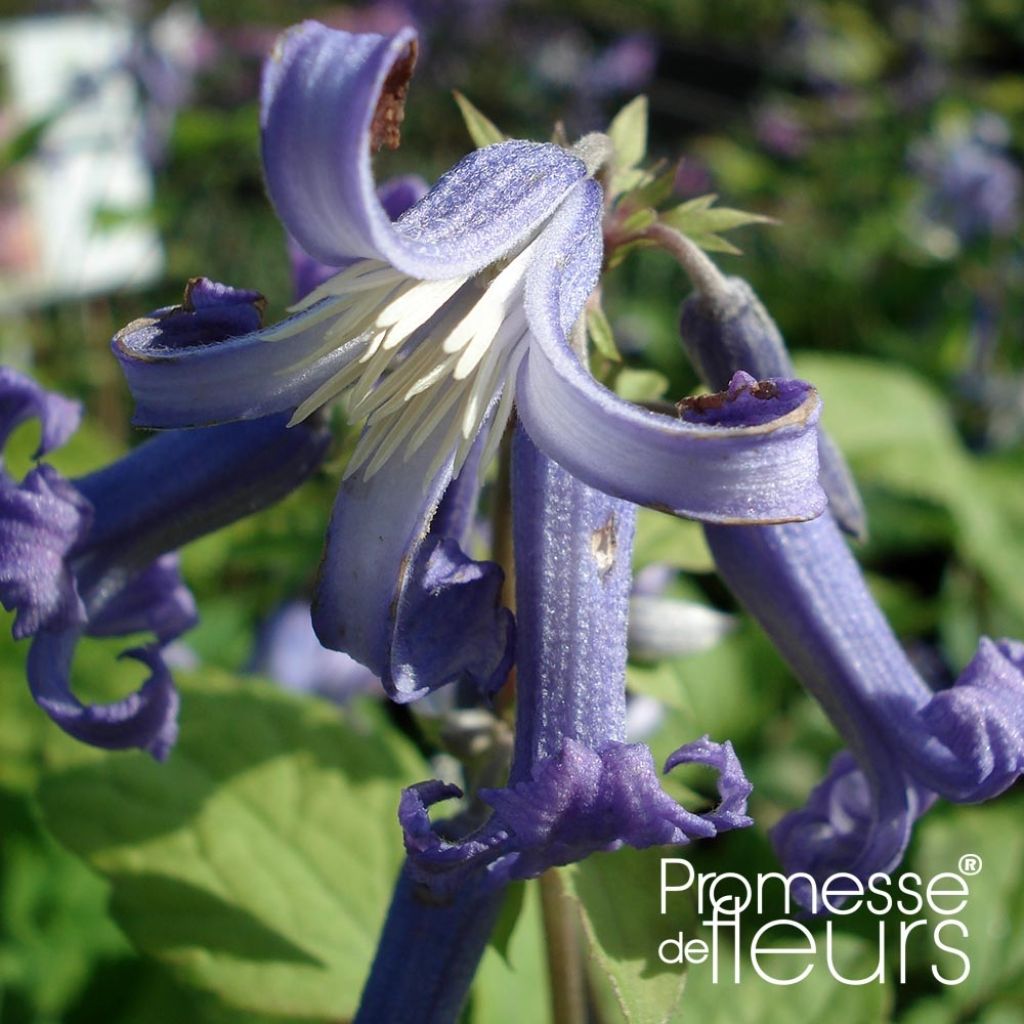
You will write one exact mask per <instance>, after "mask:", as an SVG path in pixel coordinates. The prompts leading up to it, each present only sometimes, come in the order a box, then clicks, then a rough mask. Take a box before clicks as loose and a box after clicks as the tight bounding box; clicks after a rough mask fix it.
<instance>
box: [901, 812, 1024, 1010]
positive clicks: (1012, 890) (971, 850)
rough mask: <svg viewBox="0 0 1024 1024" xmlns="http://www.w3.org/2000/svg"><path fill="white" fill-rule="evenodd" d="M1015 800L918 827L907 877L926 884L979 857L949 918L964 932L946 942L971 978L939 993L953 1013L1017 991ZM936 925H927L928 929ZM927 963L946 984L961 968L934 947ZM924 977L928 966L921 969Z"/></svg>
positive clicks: (1023, 834) (1023, 853)
mask: <svg viewBox="0 0 1024 1024" xmlns="http://www.w3.org/2000/svg"><path fill="white" fill-rule="evenodd" d="M1022 808H1024V802H1022V801H1021V800H1020V799H1016V800H1015V799H1012V798H1010V799H1007V798H1004V799H1003V800H1002V801H1001V802H1000V803H999V804H998V805H996V806H988V807H958V808H956V811H955V813H949V814H945V815H935V814H931V815H928V816H927V817H926V818H925V819H924V820H923V821H922V822H921V823H920V825H918V826H917V842H916V845H915V850H914V870H915V871H917V872H918V874H920V875H921V876H922V877H923V878H926V879H930V878H932V877H934V876H935V875H937V874H939V873H941V872H944V871H954V872H955V871H959V862H960V858H961V857H964V856H967V855H973V856H976V857H978V858H980V861H981V871H980V873H978V874H976V875H973V876H971V877H968V878H967V882H968V885H969V887H970V896H969V897H968V901H967V906H966V907H964V909H963V910H962V911H960V912H959V913H958V914H956V915H955V918H951V919H950V920H953V919H955V920H957V921H960V922H962V923H963V925H964V926H965V927H966V928H967V931H968V935H967V936H966V937H963V936H961V935H960V934H958V933H956V932H954V931H950V932H949V933H948V935H946V936H945V938H946V940H947V942H948V944H949V945H953V946H955V947H957V948H959V949H962V950H963V952H964V953H965V954H966V955H967V956H968V957H969V958H970V962H971V972H970V975H969V976H968V977H967V978H966V979H965V980H964V981H963V982H962V983H961V984H959V985H953V986H950V987H949V988H947V989H946V998H947V1000H948V1001H949V1002H951V1003H954V1004H955V1005H957V1006H961V1007H965V1006H972V1007H977V1006H983V1005H985V1004H987V1003H988V1002H989V1001H990V1000H993V999H994V998H995V997H996V996H997V995H999V994H1001V993H1006V994H1011V993H1013V992H1018V991H1019V989H1018V988H1017V986H1018V984H1019V979H1020V978H1021V976H1022V972H1024V879H1022V877H1021V872H1020V865H1021V863H1022V861H1024V828H1022V827H1021V810H1022ZM938 920H939V919H938V918H933V919H932V923H933V924H934V923H936V922H937V921H938ZM926 960H927V964H928V965H930V964H932V963H935V964H936V965H937V966H938V968H939V970H941V971H942V972H943V973H944V974H945V975H946V976H947V977H956V976H957V975H959V974H960V972H961V971H962V969H963V962H962V960H960V959H959V957H956V956H953V955H951V954H949V953H943V952H942V950H941V949H936V948H935V947H934V946H933V945H932V946H929V948H928V950H927V958H926ZM925 971H926V972H929V974H928V976H929V977H930V976H931V975H930V968H929V966H926V967H925Z"/></svg>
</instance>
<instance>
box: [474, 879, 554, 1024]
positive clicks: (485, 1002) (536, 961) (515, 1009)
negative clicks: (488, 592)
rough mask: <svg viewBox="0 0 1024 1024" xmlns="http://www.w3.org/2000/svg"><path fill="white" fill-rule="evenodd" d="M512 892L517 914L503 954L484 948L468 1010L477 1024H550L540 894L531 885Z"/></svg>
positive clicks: (527, 884) (535, 884)
mask: <svg viewBox="0 0 1024 1024" xmlns="http://www.w3.org/2000/svg"><path fill="white" fill-rule="evenodd" d="M515 888H518V889H520V890H521V891H522V910H521V912H520V914H519V917H518V920H517V922H516V926H515V929H514V930H513V932H512V934H511V937H510V940H509V943H508V950H507V953H506V955H505V956H504V957H503V956H502V955H501V954H500V953H499V952H498V951H497V950H496V949H494V948H493V946H489V947H488V948H487V950H485V952H484V958H483V960H482V961H481V962H480V968H479V970H478V971H477V974H476V980H475V981H474V983H473V994H472V997H471V1002H470V1009H471V1011H472V1013H471V1019H472V1020H473V1021H474V1022H477V1024H522V1022H523V1021H529V1022H530V1024H552V1021H551V1007H550V1001H549V999H548V987H549V986H548V978H547V964H546V962H545V957H544V930H543V925H542V922H541V912H540V889H539V886H538V884H537V883H536V882H533V881H531V882H526V883H524V884H521V885H518V886H516V887H515ZM502 914H503V915H504V910H502Z"/></svg>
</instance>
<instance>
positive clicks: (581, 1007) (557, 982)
mask: <svg viewBox="0 0 1024 1024" xmlns="http://www.w3.org/2000/svg"><path fill="white" fill-rule="evenodd" d="M539 881H540V900H541V914H542V916H543V920H544V937H545V940H546V942H545V944H546V946H547V958H548V977H549V979H550V982H551V1015H552V1019H553V1020H556V1021H558V1024H585V1022H586V1019H587V1014H586V989H585V986H584V977H583V951H582V947H581V944H580V923H579V919H578V918H577V916H576V912H575V908H574V907H573V905H572V903H571V902H570V901H569V899H568V898H567V897H566V894H565V884H564V882H563V881H562V878H561V876H560V875H559V874H558V871H557V870H554V869H552V870H550V871H545V872H544V874H543V875H541V876H540V879H539Z"/></svg>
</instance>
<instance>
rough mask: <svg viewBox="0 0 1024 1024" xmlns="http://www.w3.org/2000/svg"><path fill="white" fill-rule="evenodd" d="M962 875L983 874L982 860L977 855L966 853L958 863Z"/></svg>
mask: <svg viewBox="0 0 1024 1024" xmlns="http://www.w3.org/2000/svg"><path fill="white" fill-rule="evenodd" d="M958 867H959V868H960V874H961V875H977V874H980V873H981V858H980V857H979V856H978V855H977V854H976V853H965V854H964V855H963V856H962V857H961V858H960V860H959V862H958Z"/></svg>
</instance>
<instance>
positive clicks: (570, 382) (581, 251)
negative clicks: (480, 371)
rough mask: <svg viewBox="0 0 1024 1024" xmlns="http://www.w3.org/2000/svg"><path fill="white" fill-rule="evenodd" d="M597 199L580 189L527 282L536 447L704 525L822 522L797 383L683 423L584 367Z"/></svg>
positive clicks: (809, 397)
mask: <svg viewBox="0 0 1024 1024" xmlns="http://www.w3.org/2000/svg"><path fill="white" fill-rule="evenodd" d="M602 211H603V205H602V198H601V190H600V187H599V186H598V185H597V184H596V183H595V182H593V181H586V182H583V183H581V184H580V185H578V186H577V187H576V188H575V189H574V190H573V192H572V193H571V195H570V196H569V197H568V198H567V199H566V200H565V202H563V204H562V206H561V207H560V208H559V211H558V213H557V214H556V216H555V217H554V218H553V220H552V222H551V224H550V225H549V226H548V227H547V229H546V230H545V232H544V234H543V236H542V238H541V242H540V250H539V251H538V253H537V256H536V258H535V259H534V261H533V263H532V265H531V267H530V274H529V278H528V281H527V291H526V309H527V316H528V318H529V323H530V330H531V335H532V341H531V345H530V350H529V354H528V355H527V357H526V359H525V360H524V361H523V364H522V367H521V368H520V371H519V379H518V383H517V387H516V404H517V408H518V411H519V415H520V417H521V419H522V422H523V425H524V426H525V427H526V430H527V431H528V433H529V434H530V437H531V438H532V439H533V442H534V443H535V444H536V445H537V446H538V447H539V448H541V449H542V450H543V451H544V452H545V453H546V454H547V455H548V456H550V457H551V458H553V459H555V460H556V461H557V462H559V463H560V464H561V465H562V466H564V467H565V468H566V469H568V470H569V471H570V472H571V473H572V474H573V475H574V476H576V477H578V478H579V479H580V480H583V481H585V482H586V483H588V484H589V485H590V486H592V487H596V488H598V489H600V490H602V491H605V492H606V493H608V494H612V495H615V496H616V497H620V498H624V499H626V500H628V501H632V502H635V503H637V504H642V505H650V506H653V507H655V508H661V509H663V510H665V511H668V512H672V513H674V514H676V515H681V516H687V517H690V518H695V519H702V520H705V521H708V522H733V521H737V522H739V521H742V522H782V521H787V520H793V519H805V518H808V517H811V516H815V515H817V514H818V513H819V512H820V511H821V510H822V508H824V505H825V497H824V495H823V493H822V492H821V489H820V488H819V486H818V483H817V473H818V459H817V450H816V446H817V434H816V431H815V429H814V428H815V424H816V423H817V420H818V415H819V404H818V399H817V395H816V394H815V392H814V390H813V388H811V387H810V386H809V385H807V384H803V383H802V382H797V381H785V382H782V381H780V382H775V385H774V386H772V387H765V388H755V387H754V386H753V385H754V383H755V382H754V381H753V380H752V379H751V378H749V377H743V378H740V379H739V380H738V381H737V382H736V385H735V386H732V385H730V388H729V390H728V392H726V393H725V397H723V398H721V399H720V400H719V401H718V404H717V405H715V406H712V405H711V404H709V403H704V404H698V405H693V406H686V407H684V408H683V409H682V412H681V416H680V418H679V419H673V418H671V417H669V416H664V415H659V414H657V413H653V412H649V411H648V410H646V409H642V408H640V407H639V406H635V405H632V404H631V403H629V402H626V401H624V400H623V399H621V398H619V397H618V396H616V395H614V394H613V393H612V392H611V391H609V390H608V389H607V388H605V387H603V386H602V385H600V384H599V383H598V382H597V381H595V380H594V378H593V377H592V376H591V375H590V373H589V372H588V371H587V370H586V369H585V368H584V367H583V366H582V365H581V363H580V361H579V359H578V357H577V356H576V354H575V353H574V352H573V351H572V350H571V348H570V347H569V345H568V343H567V340H566V335H567V332H568V331H569V329H570V328H571V326H572V324H573V323H574V322H575V319H576V317H577V316H578V315H579V311H580V310H581V309H582V307H583V303H584V302H585V301H586V298H587V296H588V295H589V294H590V292H591V290H592V289H593V287H594V285H595V284H596V282H597V276H598V273H599V271H600V267H601V260H602V249H601V216H602Z"/></svg>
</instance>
